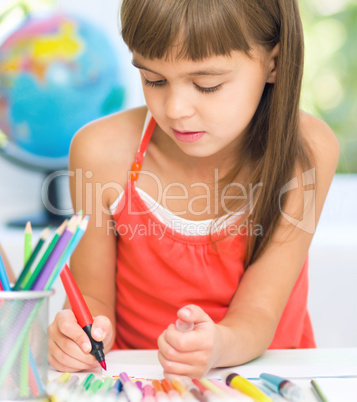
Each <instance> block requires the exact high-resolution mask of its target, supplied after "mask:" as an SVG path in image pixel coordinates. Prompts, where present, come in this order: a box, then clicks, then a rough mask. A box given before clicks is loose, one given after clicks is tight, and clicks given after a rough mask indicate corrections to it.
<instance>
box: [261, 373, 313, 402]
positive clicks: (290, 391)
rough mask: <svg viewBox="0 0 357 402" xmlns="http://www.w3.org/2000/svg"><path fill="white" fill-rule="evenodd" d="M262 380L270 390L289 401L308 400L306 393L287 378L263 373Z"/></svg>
mask: <svg viewBox="0 0 357 402" xmlns="http://www.w3.org/2000/svg"><path fill="white" fill-rule="evenodd" d="M260 379H261V380H262V381H263V383H264V384H265V385H266V386H267V387H268V388H270V389H271V390H273V391H274V392H277V393H278V394H280V395H281V396H283V397H284V398H286V399H289V401H292V402H300V401H304V400H305V398H306V397H305V394H304V391H303V390H302V389H301V388H300V387H299V386H297V385H296V384H294V383H293V382H291V381H289V380H286V379H285V378H282V377H279V376H277V375H273V374H267V373H262V374H260Z"/></svg>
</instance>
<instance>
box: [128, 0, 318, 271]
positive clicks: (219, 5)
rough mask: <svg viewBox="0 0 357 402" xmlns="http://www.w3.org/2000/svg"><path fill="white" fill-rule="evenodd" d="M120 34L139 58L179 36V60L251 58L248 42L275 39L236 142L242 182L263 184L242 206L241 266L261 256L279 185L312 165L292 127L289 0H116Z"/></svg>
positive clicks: (293, 10) (295, 17) (276, 215)
mask: <svg viewBox="0 0 357 402" xmlns="http://www.w3.org/2000/svg"><path fill="white" fill-rule="evenodd" d="M121 28H122V36H123V39H124V41H125V43H126V44H127V46H128V47H129V49H130V50H131V51H136V52H137V53H139V54H141V55H142V56H143V57H146V58H150V59H155V58H159V59H161V58H165V57H167V56H168V55H169V54H170V50H172V47H173V46H175V45H177V43H178V41H180V42H179V43H180V52H179V54H178V56H177V57H178V58H186V59H190V60H193V61H196V60H203V59H205V58H208V57H210V56H214V55H216V56H219V55H229V54H230V53H231V52H232V51H235V50H239V51H243V52H245V53H246V54H247V55H248V56H250V50H251V49H252V47H253V46H256V45H258V46H262V47H263V48H265V49H266V50H267V51H270V50H272V49H273V48H274V46H275V45H276V44H278V43H279V44H280V50H279V56H278V59H277V67H276V68H277V73H276V80H275V83H274V84H269V83H267V84H266V86H265V89H264V92H263V95H262V98H261V101H260V104H259V106H258V108H257V111H256V112H255V115H254V117H253V119H252V121H251V123H250V130H249V135H245V137H244V138H243V139H242V147H241V150H240V155H241V158H239V159H240V161H242V162H240V161H237V164H236V166H234V168H233V169H232V172H231V174H232V177H236V174H237V173H238V172H239V171H240V169H241V168H242V166H243V163H244V164H245V165H246V164H247V163H248V164H249V166H250V167H251V170H250V173H249V177H248V178H247V181H246V184H248V183H256V184H257V183H263V184H264V185H261V186H258V187H257V190H256V191H255V194H254V202H253V206H252V208H251V209H250V210H249V211H247V214H246V216H245V221H247V220H248V219H249V221H250V224H251V225H252V227H255V226H256V225H260V227H262V228H263V230H264V234H263V235H262V236H256V235H249V236H248V237H247V239H248V240H247V246H246V247H247V250H246V257H245V266H246V267H248V265H249V264H251V263H252V262H253V261H254V260H256V259H257V257H258V256H259V255H260V254H261V253H262V251H263V250H264V249H265V247H266V246H267V244H268V243H269V241H270V239H271V236H272V234H273V233H274V231H275V229H276V227H277V225H278V223H279V220H280V217H281V213H280V212H281V211H280V206H281V205H284V200H285V198H284V196H283V197H281V194H280V192H281V189H282V188H283V186H284V185H285V184H286V183H287V182H289V180H291V179H292V176H293V174H294V171H295V168H296V166H297V164H299V165H300V166H302V167H304V168H308V167H310V165H311V162H310V160H311V158H309V152H308V149H307V146H306V144H304V143H303V140H302V137H301V135H300V131H299V104H300V91H301V80H302V73H303V48H304V45H303V32H302V24H301V20H300V15H299V10H298V6H297V2H296V0H123V2H122V7H121Z"/></svg>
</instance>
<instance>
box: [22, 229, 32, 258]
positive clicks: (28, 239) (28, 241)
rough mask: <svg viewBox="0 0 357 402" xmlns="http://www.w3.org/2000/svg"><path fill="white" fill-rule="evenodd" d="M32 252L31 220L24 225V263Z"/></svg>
mask: <svg viewBox="0 0 357 402" xmlns="http://www.w3.org/2000/svg"><path fill="white" fill-rule="evenodd" d="M31 254H32V227H31V222H30V221H29V222H27V223H26V226H25V241H24V264H26V263H27V261H28V260H29V258H30V256H31Z"/></svg>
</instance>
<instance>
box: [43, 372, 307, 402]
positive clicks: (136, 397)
mask: <svg viewBox="0 0 357 402" xmlns="http://www.w3.org/2000/svg"><path fill="white" fill-rule="evenodd" d="M260 379H261V380H262V382H261V384H263V383H264V384H265V385H266V386H267V387H268V388H264V389H265V390H268V393H269V394H270V395H269V396H268V395H267V394H266V393H265V392H263V391H262V390H261V388H260V386H259V387H258V386H256V385H254V384H253V383H252V382H250V381H249V380H247V379H246V378H243V377H241V376H239V375H238V374H236V373H230V374H229V375H227V376H225V377H224V378H222V381H221V380H218V379H210V380H208V379H206V378H202V379H201V380H197V379H193V380H191V379H189V378H188V377H182V378H180V379H175V380H173V381H168V380H167V379H163V380H161V381H159V380H146V379H135V378H134V379H132V378H129V377H128V375H127V374H126V373H120V375H119V376H118V378H113V377H107V378H104V379H102V380H100V379H97V378H96V377H95V376H94V374H89V375H88V376H87V377H86V378H85V379H84V380H83V381H82V382H80V381H79V377H78V375H71V374H69V373H64V374H62V375H61V376H60V377H59V378H57V379H56V380H55V381H53V382H51V383H49V384H48V387H47V391H48V394H49V395H50V396H52V397H53V400H55V401H56V402H72V401H73V402H85V401H90V402H97V401H98V402H169V401H172V402H182V401H185V402H197V401H200V402H220V401H225V402H234V401H241V402H253V401H256V402H269V401H279V400H280V401H286V400H288V401H292V402H298V401H304V397H305V395H304V392H303V390H302V389H301V388H300V387H298V386H297V385H295V384H294V383H292V382H291V381H288V380H285V379H283V378H280V377H277V376H273V375H271V374H265V373H264V374H262V375H261V377H260ZM262 387H263V386H262ZM284 388H285V389H288V393H287V394H285V397H286V399H284V398H283V395H284V391H283V393H282V392H281V390H282V389H284ZM269 390H270V391H269ZM287 396H289V398H287Z"/></svg>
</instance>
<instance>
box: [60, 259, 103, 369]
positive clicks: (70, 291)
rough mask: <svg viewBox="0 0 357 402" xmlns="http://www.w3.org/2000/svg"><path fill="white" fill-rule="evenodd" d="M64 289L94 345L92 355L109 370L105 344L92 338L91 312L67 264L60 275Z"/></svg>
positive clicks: (74, 312)
mask: <svg viewBox="0 0 357 402" xmlns="http://www.w3.org/2000/svg"><path fill="white" fill-rule="evenodd" d="M60 276H61V280H62V283H63V287H64V289H65V291H66V294H67V297H68V300H69V303H70V305H71V308H72V311H73V314H74V315H75V317H76V320H77V322H78V324H79V325H80V326H81V327H82V329H83V331H84V332H85V333H86V334H87V335H88V338H89V339H90V342H91V344H92V350H91V352H90V353H91V354H92V355H93V356H94V357H95V358H96V359H97V360H98V362H99V364H100V365H101V366H102V367H103V368H104V370H106V369H107V365H106V364H105V358H104V353H103V349H104V345H103V342H97V341H95V340H94V339H93V338H92V335H91V330H92V324H93V317H92V314H91V313H90V311H89V308H88V306H87V304H86V302H85V300H84V298H83V296H82V293H81V291H80V290H79V287H78V285H77V283H76V281H75V280H74V278H73V275H72V272H71V271H70V269H69V268H68V265H67V264H65V266H64V268H63V269H62V272H61V273H60Z"/></svg>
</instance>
